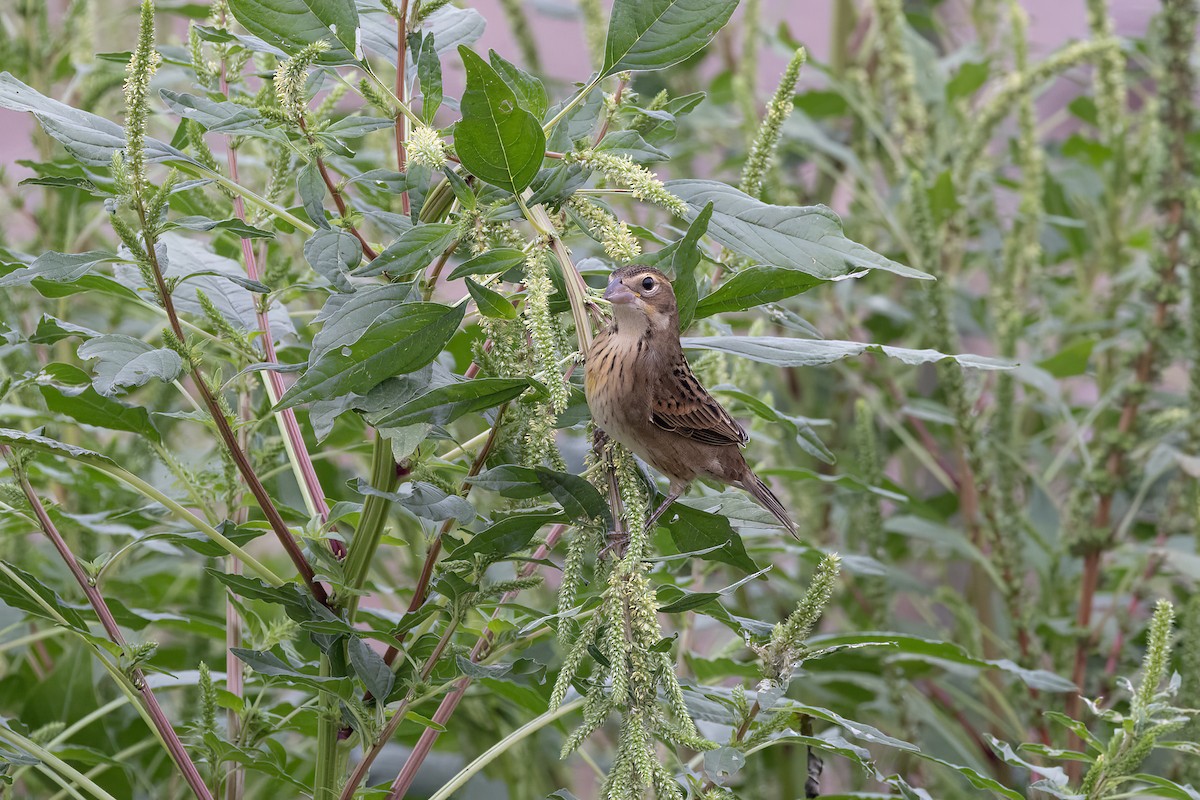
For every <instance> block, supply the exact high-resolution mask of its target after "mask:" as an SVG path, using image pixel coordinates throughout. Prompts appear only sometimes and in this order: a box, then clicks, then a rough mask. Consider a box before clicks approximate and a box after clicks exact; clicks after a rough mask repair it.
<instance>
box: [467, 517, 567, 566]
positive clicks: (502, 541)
mask: <svg viewBox="0 0 1200 800" xmlns="http://www.w3.org/2000/svg"><path fill="white" fill-rule="evenodd" d="M562 521H563V516H562V514H561V513H559V512H558V511H525V512H518V513H516V514H513V515H512V516H511V517H507V518H506V519H502V520H500V521H499V522H497V523H495V524H494V525H492V526H491V527H488V528H485V529H484V530H482V531H480V532H479V533H477V534H475V536H474V537H473V538H472V539H471V541H469V542H467V543H466V544H464V545H463V546H461V547H459V548H458V549H457V550H455V551H454V552H453V553H451V554H450V555H449V556H448V557H447V558H446V560H447V561H462V560H463V559H465V558H467V557H468V556H473V555H485V556H491V557H492V558H504V557H505V556H509V555H512V554H513V553H515V552H517V551H518V550H524V549H525V548H526V547H528V546H529V543H530V542H531V541H532V540H533V536H534V534H535V533H537V532H538V531H539V530H540V529H541V528H542V526H543V525H548V524H550V523H552V522H562Z"/></svg>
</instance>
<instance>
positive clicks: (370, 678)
mask: <svg viewBox="0 0 1200 800" xmlns="http://www.w3.org/2000/svg"><path fill="white" fill-rule="evenodd" d="M346 649H347V650H348V651H349V653H350V666H352V667H353V668H354V674H355V675H357V676H358V679H359V680H361V681H362V682H363V685H364V686H366V687H367V691H368V692H370V693H371V694H372V695H373V696H375V697H377V698H379V699H380V701H381V702H382V701H386V700H387V697H388V695H390V694H391V693H392V686H393V685H394V684H395V682H396V675H395V673H393V672H392V668H391V667H389V666H388V665H387V662H386V661H384V660H383V656H381V655H379V653H377V652H375V651H374V650H373V649H371V646H370V645H369V644H367V643H366V642H365V641H364V640H362V639H360V638H358V637H357V636H351V637H350V639H349V640H348V641H347V642H346Z"/></svg>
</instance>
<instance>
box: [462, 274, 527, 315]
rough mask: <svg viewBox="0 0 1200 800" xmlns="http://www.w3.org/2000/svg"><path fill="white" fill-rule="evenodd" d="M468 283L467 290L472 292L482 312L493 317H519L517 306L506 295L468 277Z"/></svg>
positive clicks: (472, 296)
mask: <svg viewBox="0 0 1200 800" xmlns="http://www.w3.org/2000/svg"><path fill="white" fill-rule="evenodd" d="M466 283H467V291H468V292H470V294H471V298H472V299H473V300H474V301H475V307H476V308H478V309H479V313H480V314H482V315H483V316H485V317H491V318H492V319H516V318H517V307H516V306H514V305H513V304H512V303H510V302H509V301H508V298H506V297H505V296H504V295H502V294H500V293H499V292H497V291H494V290H492V289H489V288H488V287H486V286H480V285H479V284H478V283H476V282H475V281H473V280H471V279H470V278H467V281H466Z"/></svg>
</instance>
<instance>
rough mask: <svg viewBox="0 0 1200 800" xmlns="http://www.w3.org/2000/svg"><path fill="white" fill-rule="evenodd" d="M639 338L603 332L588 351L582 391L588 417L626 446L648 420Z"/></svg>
mask: <svg viewBox="0 0 1200 800" xmlns="http://www.w3.org/2000/svg"><path fill="white" fill-rule="evenodd" d="M638 342H639V339H638V338H635V337H633V336H624V335H620V334H614V333H612V332H605V333H603V334H601V335H600V336H599V337H597V339H596V341H595V343H594V344H593V345H592V349H591V350H590V351H589V352H588V358H587V364H586V366H585V371H584V391H585V393H586V395H587V401H588V407H589V408H591V410H592V418H593V419H594V420H595V421H596V424H597V425H599V426H600V427H601V428H603V429H604V432H605V433H607V434H608V435H609V436H611V437H612V438H614V439H616V440H617V441H618V442H620V443H621V444H623V445H625V446H626V447H630V446H632V444H633V442H635V441H636V438H637V431H638V429H639V427H641V426H642V425H644V424H648V422H649V419H650V414H649V407H650V400H651V398H650V389H651V387H650V386H649V385H648V383H647V379H646V375H645V363H644V361H645V360H644V358H643V356H644V355H645V350H644V345H643V347H641V348H639V347H638Z"/></svg>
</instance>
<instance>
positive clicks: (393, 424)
mask: <svg viewBox="0 0 1200 800" xmlns="http://www.w3.org/2000/svg"><path fill="white" fill-rule="evenodd" d="M528 388H529V380H528V379H526V378H475V379H474V380H469V381H462V382H460V383H452V384H449V385H447V386H439V387H438V388H436V389H433V390H431V391H428V392H426V393H424V394H422V395H420V396H418V397H414V398H413V399H412V400H409V401H408V402H407V403H404V404H403V405H401V406H400V407H399V408H396V409H393V410H391V411H388V412H385V413H383V414H380V415H378V416H372V424H374V425H375V426H376V427H382V428H401V427H404V426H406V425H415V424H417V423H418V422H427V423H429V424H432V425H448V424H450V423H451V422H453V421H454V420H456V419H458V418H459V417H461V416H463V415H465V414H472V413H475V412H477V411H483V410H484V409H488V408H493V407H495V406H498V405H500V404H501V403H507V402H508V401H509V400H512V399H514V398H516V397H518V396H520V395H521V393H522V392H524V391H525V390H526V389H528Z"/></svg>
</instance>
